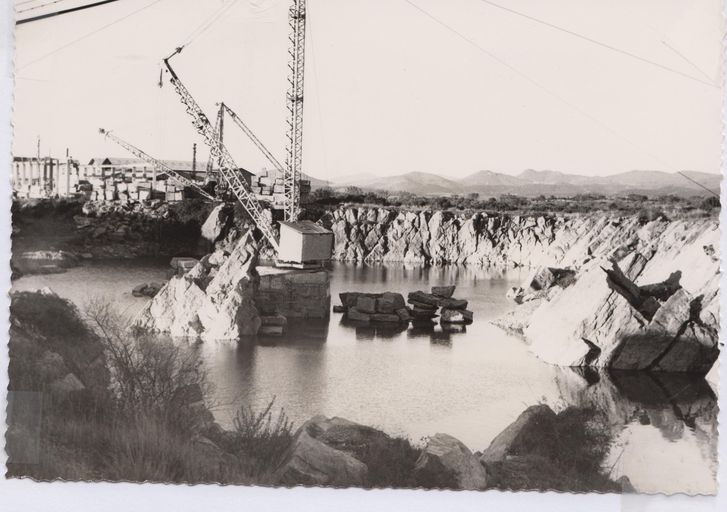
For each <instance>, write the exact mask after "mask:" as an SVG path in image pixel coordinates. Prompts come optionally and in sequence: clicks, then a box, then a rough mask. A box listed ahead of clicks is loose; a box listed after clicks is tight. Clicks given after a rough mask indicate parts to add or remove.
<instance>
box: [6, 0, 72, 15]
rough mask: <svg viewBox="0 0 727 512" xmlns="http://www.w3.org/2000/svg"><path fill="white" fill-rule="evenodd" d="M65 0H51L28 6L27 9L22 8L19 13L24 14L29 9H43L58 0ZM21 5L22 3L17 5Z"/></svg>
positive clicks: (58, 0) (59, 0)
mask: <svg viewBox="0 0 727 512" xmlns="http://www.w3.org/2000/svg"><path fill="white" fill-rule="evenodd" d="M62 1H63V0H51V1H50V2H46V3H44V4H40V5H34V6H32V7H26V8H25V9H21V10H19V11H18V14H22V13H24V12H28V11H34V10H36V9H42V8H43V7H48V6H49V5H53V4H57V3H58V2H62ZM18 6H20V4H17V5H16V7H18Z"/></svg>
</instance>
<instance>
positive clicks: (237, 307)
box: [135, 233, 261, 339]
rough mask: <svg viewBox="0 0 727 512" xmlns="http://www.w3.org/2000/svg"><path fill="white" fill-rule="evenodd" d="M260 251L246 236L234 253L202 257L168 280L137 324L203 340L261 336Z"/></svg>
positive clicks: (153, 329) (140, 314)
mask: <svg viewBox="0 0 727 512" xmlns="http://www.w3.org/2000/svg"><path fill="white" fill-rule="evenodd" d="M256 251H257V247H256V244H255V241H254V240H253V238H252V234H250V233H248V234H247V235H245V236H243V237H242V238H241V239H240V240H239V241H238V243H237V245H236V246H235V248H234V250H233V251H232V253H231V254H227V255H226V254H213V255H211V256H206V257H204V258H202V260H200V261H199V262H198V263H197V264H196V265H195V266H194V267H193V268H192V269H191V270H189V272H187V273H186V274H183V275H178V276H175V277H173V278H172V279H170V280H169V282H168V283H167V284H166V285H164V286H163V287H162V289H161V290H160V291H159V292H158V293H157V294H156V296H155V297H154V299H152V300H151V301H150V302H149V304H147V305H146V306H145V308H144V309H143V310H142V311H141V312H140V313H139V315H138V317H137V319H136V322H135V323H136V325H137V326H138V327H140V328H143V329H148V330H150V331H152V332H162V333H168V334H170V335H172V336H179V337H194V338H202V339H237V338H239V337H241V336H251V335H255V334H257V332H258V329H259V328H260V325H261V320H260V317H259V315H258V311H257V308H256V307H255V303H254V297H255V288H256V282H257V279H258V276H257V272H256V270H255V265H256V261H257V253H256Z"/></svg>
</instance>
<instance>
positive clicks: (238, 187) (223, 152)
mask: <svg viewBox="0 0 727 512" xmlns="http://www.w3.org/2000/svg"><path fill="white" fill-rule="evenodd" d="M182 48H183V47H180V48H177V49H176V50H175V51H174V53H172V55H170V56H169V57H167V58H166V59H164V65H165V66H166V68H167V71H169V74H170V76H171V78H170V81H171V83H172V86H173V87H174V90H175V91H176V92H177V94H179V97H180V99H181V101H182V104H183V105H184V106H185V107H186V109H187V113H188V114H189V115H190V116H191V117H192V125H193V126H194V128H195V129H196V130H197V132H198V133H199V134H200V135H202V137H203V139H204V142H205V144H207V146H209V148H210V153H211V155H212V157H213V158H218V159H219V164H220V168H219V171H218V172H219V174H220V176H222V177H223V178H224V179H225V181H226V182H227V184H228V186H229V189H230V191H231V192H232V193H233V194H235V196H236V197H237V199H238V201H240V204H241V205H242V207H243V208H244V209H245V211H246V212H247V213H248V215H250V217H251V218H252V220H253V222H254V223H255V225H256V226H257V228H258V229H259V230H260V231H261V232H262V234H263V236H264V237H265V238H266V239H267V240H268V242H269V243H270V245H271V246H272V247H273V249H275V251H278V250H279V246H278V242H277V240H276V238H275V231H274V230H273V227H272V223H271V218H270V216H269V215H267V214H266V212H265V211H264V210H263V208H262V207H261V206H260V203H258V201H257V199H256V198H255V196H254V195H253V194H252V192H251V191H250V190H249V188H248V186H247V184H246V183H245V181H244V179H243V178H241V177H240V174H239V173H238V172H237V169H238V166H237V164H236V163H235V161H234V160H233V158H232V155H230V152H229V151H228V150H227V148H226V147H225V144H224V143H223V142H222V141H221V140H219V138H217V137H215V130H214V128H213V127H212V124H211V123H210V121H209V119H208V118H207V115H206V114H205V113H204V111H203V110H202V108H201V107H200V106H199V104H198V103H197V101H196V100H195V99H194V97H193V96H192V94H191V93H190V92H189V91H188V90H187V88H186V87H185V86H184V84H183V83H182V81H181V80H180V79H179V77H178V76H177V73H176V72H175V71H174V68H172V65H171V64H170V63H169V59H171V58H172V57H173V56H174V55H176V54H178V53H180V52H181V51H182Z"/></svg>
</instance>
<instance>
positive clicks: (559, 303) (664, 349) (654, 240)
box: [496, 219, 719, 374]
mask: <svg viewBox="0 0 727 512" xmlns="http://www.w3.org/2000/svg"><path fill="white" fill-rule="evenodd" d="M587 223H588V222H587V221H584V224H587ZM596 225H597V226H600V228H599V231H600V232H594V231H593V230H587V231H584V232H583V235H582V236H581V237H579V238H576V239H575V240H573V242H574V243H573V244H571V245H570V246H569V247H564V246H563V247H562V249H563V252H562V255H561V256H560V258H559V260H558V259H556V260H555V261H554V263H556V264H558V265H560V266H561V267H569V268H570V269H571V270H574V271H575V273H574V275H573V277H572V281H573V282H572V283H569V286H567V287H561V286H553V287H551V288H549V289H547V290H539V291H537V292H533V291H532V290H531V293H530V294H524V295H521V294H520V293H519V290H518V293H515V294H514V295H515V297H514V298H516V300H519V301H520V302H522V303H523V304H522V305H521V306H518V307H517V308H516V309H515V310H514V311H513V312H511V313H510V314H508V315H506V316H505V317H503V318H501V319H499V320H498V321H497V322H496V323H498V325H500V326H503V327H505V328H508V329H510V330H512V331H515V332H518V333H520V334H522V335H523V336H524V337H525V338H526V340H528V341H529V342H530V343H531V350H532V351H533V352H534V353H535V354H536V355H538V356H539V357H541V358H542V359H544V360H546V361H548V362H550V363H553V364H557V365H561V366H595V367H609V368H613V369H620V370H651V371H676V372H693V373H700V374H705V373H707V372H708V371H709V369H710V368H711V367H712V365H713V363H714V361H715V360H716V358H717V355H718V353H719V348H718V332H719V297H718V294H719V256H718V254H717V251H718V247H719V224H718V222H717V220H705V219H697V220H689V221H687V220H682V221H673V222H668V221H653V222H649V223H646V224H644V225H641V224H640V223H639V222H638V220H637V219H625V220H612V221H609V222H607V223H605V224H604V221H603V220H602V221H599V222H598V223H597V224H596ZM550 254H554V253H553V252H550ZM609 269H610V270H609ZM525 286H526V287H527V286H528V284H527V283H525Z"/></svg>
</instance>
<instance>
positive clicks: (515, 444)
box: [480, 405, 557, 464]
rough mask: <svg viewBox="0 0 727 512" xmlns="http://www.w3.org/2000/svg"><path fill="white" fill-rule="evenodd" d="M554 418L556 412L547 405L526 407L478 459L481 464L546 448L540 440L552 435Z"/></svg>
mask: <svg viewBox="0 0 727 512" xmlns="http://www.w3.org/2000/svg"><path fill="white" fill-rule="evenodd" d="M556 419H557V418H556V414H555V413H554V412H553V410H552V409H551V408H550V407H548V406H547V405H533V406H530V407H528V408H527V409H525V411H524V412H523V413H521V414H520V416H518V417H517V419H516V420H515V421H514V422H513V423H511V424H510V425H509V426H508V427H507V428H506V429H505V430H503V431H502V432H500V433H499V434H498V435H497V437H495V439H493V440H492V442H491V443H490V446H488V447H487V449H486V450H485V451H483V452H482V455H481V456H480V461H481V462H482V463H483V464H485V463H491V462H499V461H502V460H504V459H505V458H507V457H508V456H511V455H524V454H528V455H532V454H533V453H538V452H541V451H543V450H547V449H548V448H547V447H545V446H543V445H542V443H541V442H540V440H542V439H544V438H548V437H552V436H553V434H554V433H555V424H556ZM540 454H541V455H546V454H543V453H540ZM547 455H550V454H549V453H548V454H547Z"/></svg>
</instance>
